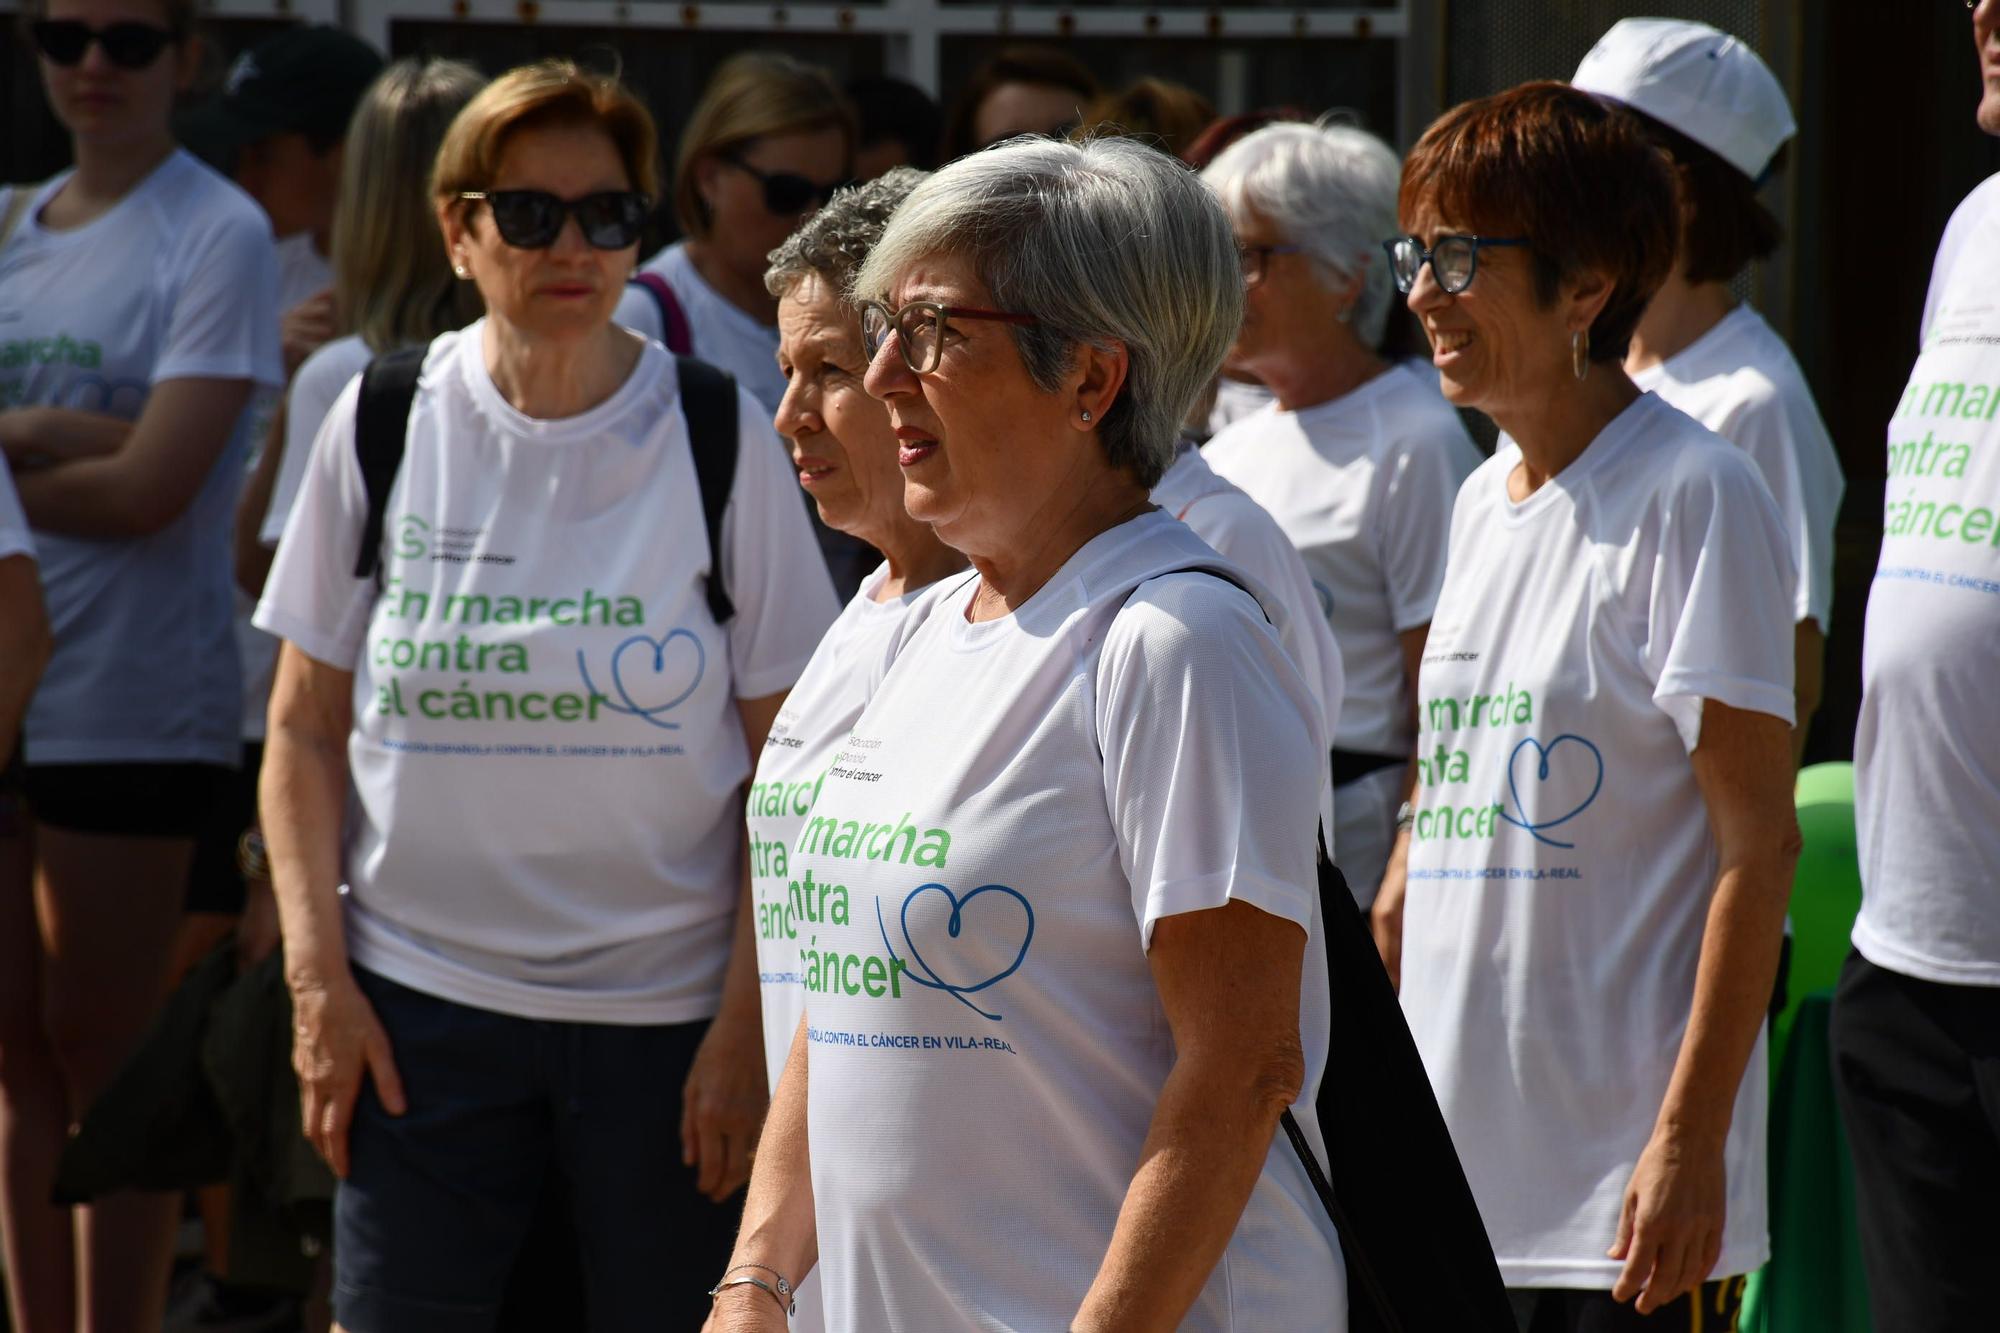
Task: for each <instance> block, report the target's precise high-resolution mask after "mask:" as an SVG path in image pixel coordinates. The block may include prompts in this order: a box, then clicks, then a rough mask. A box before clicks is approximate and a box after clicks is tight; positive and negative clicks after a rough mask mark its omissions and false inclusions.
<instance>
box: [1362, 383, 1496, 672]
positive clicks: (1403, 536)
mask: <svg viewBox="0 0 2000 1333" xmlns="http://www.w3.org/2000/svg"><path fill="white" fill-rule="evenodd" d="M1450 429H1451V430H1453V431H1456V432H1457V433H1458V435H1459V438H1458V439H1456V440H1451V439H1446V438H1443V437H1441V436H1431V437H1414V438H1404V439H1400V440H1397V441H1396V442H1395V443H1393V444H1391V445H1390V446H1389V447H1388V449H1387V450H1385V451H1384V453H1383V455H1382V462H1381V465H1380V468H1379V470H1378V472H1377V483H1376V484H1377V486H1378V488H1379V491H1380V495H1379V498H1378V499H1377V501H1376V504H1375V513H1374V531H1375V541H1376V549H1377V551H1378V552H1379V558H1380V560H1381V566H1382V580H1383V583H1384V584H1385V585H1386V588H1387V591H1388V595H1389V617H1390V620H1391V622H1392V623H1393V624H1394V625H1395V627H1396V632H1397V633H1398V634H1401V633H1402V632H1403V631H1405V630H1411V629H1415V628H1417V627H1418V626H1419V625H1426V624H1429V623H1430V619H1431V613H1432V612H1433V611H1435V610H1436V609H1437V598H1438V590H1439V589H1440V588H1442V587H1443V586H1444V562H1445V550H1446V547H1447V546H1448V545H1449V544H1450V533H1451V506H1452V501H1453V500H1454V499H1456V498H1457V496H1458V488H1459V487H1460V486H1461V485H1463V484H1464V482H1465V479H1466V477H1467V476H1469V475H1471V472H1472V469H1473V467H1474V466H1475V465H1477V463H1478V461H1479V459H1478V455H1477V454H1476V453H1475V452H1474V451H1473V448H1472V442H1471V441H1470V440H1469V439H1466V438H1464V435H1465V433H1464V431H1463V429H1462V428H1460V427H1459V425H1458V423H1457V421H1455V420H1454V421H1452V422H1451V423H1450Z"/></svg>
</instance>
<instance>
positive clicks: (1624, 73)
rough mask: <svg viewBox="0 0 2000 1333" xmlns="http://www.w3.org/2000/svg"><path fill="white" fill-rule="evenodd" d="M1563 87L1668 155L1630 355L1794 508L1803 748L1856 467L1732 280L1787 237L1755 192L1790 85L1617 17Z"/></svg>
mask: <svg viewBox="0 0 2000 1333" xmlns="http://www.w3.org/2000/svg"><path fill="white" fill-rule="evenodd" d="M1570 85H1571V86H1572V87H1576V88H1581V89H1582V90H1583V91H1585V92H1587V93H1590V94H1592V95H1594V96H1597V97H1600V98H1606V99H1609V100H1611V101H1613V102H1616V103H1617V104H1618V105H1620V106H1622V107H1625V108H1626V109H1628V110H1629V111H1631V113H1632V114H1633V115H1635V116H1637V117H1638V118H1639V122H1640V124H1641V125H1643V126H1644V127H1645V130H1646V137H1647V138H1648V139H1650V140H1651V141H1652V142H1653V143H1654V145H1655V146H1657V147H1658V148H1659V149H1660V150H1661V151H1663V152H1665V153H1666V154H1667V156H1668V157H1669V158H1670V159H1671V160H1672V161H1673V164H1674V184H1675V188H1676V193H1677V195H1678V199H1679V203H1680V219H1681V225H1680V245H1679V249H1678V250H1677V252H1676V255H1675V260H1674V268H1673V271H1672V272H1671V273H1669V274H1668V275H1667V280H1666V281H1665V282H1663V283H1661V284H1660V290H1659V291H1658V292H1657V293H1656V294H1655V295H1654V297H1653V300H1652V302H1651V304H1649V305H1648V306H1647V307H1646V313H1645V314H1644V315H1643V316H1641V317H1640V320H1639V327H1638V328H1637V329H1636V330H1634V332H1633V334H1632V350H1631V351H1630V352H1629V353H1628V354H1627V355H1626V358H1625V369H1626V372H1627V373H1628V374H1630V375H1631V376H1632V382H1633V383H1634V384H1636V385H1638V386H1639V387H1640V388H1641V389H1642V390H1647V391H1649V392H1652V393H1657V394H1659V395H1660V397H1662V398H1664V399H1666V400H1667V401H1668V402H1669V403H1672V404H1673V405H1674V406H1675V407H1678V408H1679V409H1680V410H1681V411H1683V412H1686V413H1687V414H1688V415H1689V416H1691V417H1693V418H1694V419H1695V420H1697V421H1699V422H1701V424H1702V425H1704V426H1707V427H1708V428H1709V429H1710V430H1712V431H1714V432H1715V433H1716V434H1718V435H1720V436H1722V437H1723V438H1724V439H1726V440H1728V441H1730V442H1731V443H1732V444H1735V445H1736V446H1737V447H1738V448H1740V449H1742V450H1744V451H1745V452H1746V453H1748V454H1749V455H1750V457H1751V458H1753V459H1755V460H1756V462H1757V467H1758V470H1759V471H1761V472H1762V473H1763V474H1764V482H1765V484H1766V485H1768V486H1769V487H1770V488H1771V494H1772V496H1773V497H1774V498H1775V499H1776V500H1777V502H1778V510H1779V512H1780V513H1782V514H1784V516H1785V527H1786V530H1787V531H1788V532H1790V534H1791V554H1792V565H1793V567H1794V568H1795V569H1796V571H1797V575H1798V578H1797V585H1796V588H1797V591H1796V596H1795V597H1794V599H1793V608H1792V611H1793V619H1794V621H1795V622H1796V623H1795V625H1794V629H1793V633H1794V640H1795V642H1794V648H1793V655H1792V656H1793V678H1794V680H1795V682H1796V684H1795V687H1794V688H1795V689H1796V691H1797V694H1798V727H1797V728H1796V730H1795V731H1794V732H1793V736H1792V753H1793V757H1794V758H1796V757H1797V756H1799V755H1800V754H1802V753H1803V752H1804V750H1805V742H1806V729H1807V727H1808V726H1809V725H1810V724H1811V722H1812V716H1813V713H1814V711H1815V710H1817V709H1818V707H1819V697H1820V684H1821V680H1822V678H1823V675H1824V670H1823V664H1824V658H1825V656H1826V631H1827V624H1828V621H1829V619H1830V617H1831V615H1832V611H1833V526H1834V520H1835V519H1836V518H1838V517H1839V514H1840V497H1841V494H1842V492H1843V491H1845V490H1846V488H1847V479H1846V478H1845V477H1844V476H1842V475H1841V470H1840V458H1839V456H1838V455H1837V454H1836V453H1834V449H1833V440H1832V439H1831V438H1830V437H1829V436H1828V435H1827V433H1826V423H1825V422H1823V421H1821V420H1820V415H1819V409H1818V407H1817V406H1815V405H1814V403H1813V396H1812V390H1811V389H1810V388H1808V387H1807V386H1806V378H1805V374H1804V372H1803V371H1801V370H1800V369H1799V363H1798V362H1797V360H1795V359H1794V358H1793V356H1792V353H1791V349H1790V348H1788V347H1786V346H1785V343H1784V340H1783V339H1782V338H1780V337H1779V336H1778V335H1777V334H1776V333H1775V332H1774V331H1773V330H1772V328H1771V326H1770V325H1769V324H1767V323H1765V322H1764V319H1763V317H1762V316H1761V315H1759V314H1758V313H1757V312H1756V311H1755V310H1753V309H1751V307H1750V306H1749V305H1748V304H1746V303H1744V302H1740V301H1738V300H1737V299H1736V294H1735V293H1734V292H1733V291H1731V290H1730V283H1731V282H1733V281H1734V280H1735V279H1736V278H1737V277H1738V276H1739V275H1740V274H1741V273H1742V272H1743V270H1744V268H1746V267H1747V266H1748V265H1749V264H1750V262H1751V261H1752V260H1759V259H1768V258H1769V257H1770V256H1771V254H1772V252H1773V251H1775V250H1776V249H1777V248H1778V243H1779V242H1780V241H1781V240H1782V239H1783V236H1784V231H1783V228H1782V227H1781V226H1780V224H1779V222H1778V220H1777V219H1776V218H1775V217H1773V216H1772V215H1771V212H1770V210H1769V209H1767V208H1765V207H1764V205H1763V204H1762V203H1761V202H1760V201H1759V200H1758V198H1757V190H1758V187H1759V186H1761V185H1762V184H1763V183H1764V181H1765V180H1766V179H1767V178H1768V177H1769V176H1770V174H1771V172H1772V171H1773V169H1774V168H1775V167H1776V165H1777V162H1778V154H1779V152H1780V150H1781V149H1782V148H1783V146H1784V144H1785V141H1786V140H1788V139H1790V138H1791V137H1792V134H1793V132H1794V130H1795V129H1796V128H1797V127H1796V126H1795V125H1794V124H1793V121H1792V113H1791V108H1790V107H1789V106H1788V105H1787V104H1786V101H1785V90H1784V89H1783V88H1782V87H1781V86H1779V84H1778V80H1777V78H1776V76H1774V75H1773V74H1772V73H1771V71H1770V69H1769V67H1768V66H1766V65H1765V64H1764V62H1763V61H1762V60H1759V59H1758V58H1757V53H1756V52H1755V51H1752V50H1751V49H1750V48H1749V47H1747V46H1745V45H1744V44H1743V43H1742V42H1739V41H1737V40H1736V39H1735V38H1734V37H1731V36H1729V35H1728V34H1727V33H1723V32H1718V31H1716V30H1715V29H1714V28H1711V27H1709V26H1708V25H1707V24H1703V23H1689V22H1684V21H1682V20H1679V19H1625V20H1623V21H1621V22H1619V23H1617V24H1615V25H1613V27H1612V28H1611V30H1610V31H1608V32H1606V33H1605V34H1604V36H1603V37H1602V38H1600V39H1599V40H1598V43H1597V45H1596V46H1594V47H1592V48H1591V51H1590V54H1588V55H1586V56H1585V57H1584V58H1583V63H1582V64H1581V65H1579V66H1577V70H1576V76H1575V77H1574V78H1572V79H1571V80H1570Z"/></svg>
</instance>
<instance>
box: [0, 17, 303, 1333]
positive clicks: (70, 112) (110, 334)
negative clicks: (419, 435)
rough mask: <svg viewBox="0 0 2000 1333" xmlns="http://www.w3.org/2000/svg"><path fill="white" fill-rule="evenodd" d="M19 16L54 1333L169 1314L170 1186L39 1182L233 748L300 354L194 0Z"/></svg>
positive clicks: (98, 1063)
mask: <svg viewBox="0 0 2000 1333" xmlns="http://www.w3.org/2000/svg"><path fill="white" fill-rule="evenodd" d="M30 17H31V19H32V22H31V23H30V25H29V33H30V35H31V37H32V40H33V42H34V45H35V49H36V52H37V55H38V57H39V65H40V69H41V74H42V83H43V87H44V90H45V91H46V93H47V96H48V99H49V103H50V105H51V107H52V108H53V109H54V111H55V114H56V117H57V119H58V120H59V121H61V122H62V124H63V126H64V127H65V129H66V130H67V131H68V132H69V136H70V146H71V148H72V150H73V153H74V158H75V164H76V165H75V167H74V168H73V169H71V170H68V171H64V172H62V173H61V174H60V175H58V176H56V177H55V178H54V179H52V180H49V181H47V182H44V183H43V184H41V185H39V186H20V187H16V188H14V189H11V190H7V191H4V192H0V349H4V355H0V453H4V456H5V459H6V463H7V466H8V467H9V468H10V470H11V471H12V473H13V482H14V486H15V489H16V490H17V491H18V492H19V496H20V501H21V507H22V509H23V510H24V511H25V513H26V515H27V518H28V521H29V523H30V524H31V525H32V527H33V529H34V532H35V539H34V540H35V546H36V550H37V553H38V555H39V558H40V571H41V580H42V586H43V593H44V597H45V600H46V602H47V606H48V615H49V621H50V624H51V627H52V629H53V631H54V636H55V652H54V657H53V658H52V659H51V661H50V663H49V666H48V669H47V670H46V671H45V672H44V674H43V676H42V681H41V685H40V688H39V689H38V691H37V693H36V695H35V697H34V701H33V703H32V704H31V705H30V707H29V709H28V714H27V718H26V721H25V724H24V726H23V731H22V734H23V743H22V758H23V760H24V768H23V787H24V792H25V798H26V808H27V810H28V814H29V822H28V826H27V827H26V828H25V829H21V830H14V831H12V832H10V833H8V834H6V835H5V836H4V842H0V1180H3V1181H4V1186H0V1231H4V1233H5V1239H6V1245H5V1268H6V1271H7V1274H8V1285H9V1290H10V1303H11V1308H12V1310H13V1316H14V1326H15V1327H16V1328H22V1329H27V1330H30V1331H31V1333H40V1331H41V1330H45V1329H61V1330H67V1329H69V1328H72V1327H75V1326H79V1325H83V1324H88V1325H91V1326H95V1327H105V1328H110V1327H125V1328H139V1327H150V1326H153V1325H156V1324H157V1323H158V1321H159V1318H160V1307H161V1302H162V1300H163V1298H164V1295H165V1290H166V1276H167V1267H168V1263H169V1260H170V1259H171V1255H172V1236H173V1224H174V1209H175V1204H176V1197H175V1196H170V1195H165V1194H159V1195H147V1194H126V1195H119V1196H114V1197H110V1198H106V1199H102V1200H99V1201H98V1202H97V1203H95V1204H93V1205H92V1206H91V1207H89V1208H88V1209H82V1210H72V1209H70V1208H67V1207H56V1206H52V1205H51V1204H50V1202H49V1195H50V1186H51V1183H52V1181H53V1179H54V1173H55V1168H56V1162H57V1160H58V1158H59V1157H60V1155H61V1151H62V1145H63V1143H64V1141H65V1139H66V1137H67V1135H68V1132H69V1129H70V1127H71V1126H72V1125H73V1124H75V1123H76V1122H77V1121H78V1120H79V1119H80V1118H81V1117H82V1116H83V1114H84V1112H85V1111H86V1110H87V1108H88V1107H89V1105H90V1102H91V1100H92V1098H93V1097H94V1096H95V1095H96V1094H97V1092H98V1091H99V1090H100V1089H101V1088H102V1087H104V1086H105V1084H106V1083H107V1082H108V1081H109V1079H110V1078H111V1076H112V1075H113V1073H114V1072H115V1071H116V1070H117V1069H118V1067H119V1066H120V1065H121V1064H122V1063H123V1061H124V1060H125V1058H126V1056H127V1055H128V1054H129V1053H130V1051H131V1050H132V1049H133V1047H134V1045H135V1044H136V1040H137V1038H138V1037H139V1035H140V1034H141V1033H142V1031H143V1030H144V1029H145V1026H146V1024H147V1022H148V1020H149V1019H150V1018H151V1017H152V1015H153V1013H154V1012H155V1010H156V1009H157V1008H158V1006H159V1001H160V997H161V994H162V992H163V990H164V987H165V984H166V979H167V974H168V966H169V957H170V950H171V946H172V942H173V939H174V935H175V931H176V928H177V927H178V926H179V923H180V917H181V904H182V899H183V897H184V895H185V890H186V885H187V877H188V873H189V867H190V864H191V859H192V857H193V853H194V847H195V838H196V835H197V833H198V832H199V830H200V829H201V828H202V827H203V824H204V821H205V819H206V816H207V812H208V811H209V809H210V808H211V807H212V806H213V805H214V804H215V802H216V800H217V799H218V797H219V796H220V795H221V794H222V793H223V792H224V791H225V790H226V788H227V784H228V782H229V780H230V775H231V770H232V769H233V768H234V767H235V766H236V764H237V763H238V761H239V759H240V755H241V740H240V738H239V736H238V730H239V726H240V722H241V711H242V701H241V695H240V689H239V683H238V670H237V659H236V648H235V631H234V627H233V624H232V614H231V602H230V549H229V526H230V523H229V520H230V513H231V506H232V505H233V503H234V500H235V494H236V488H237V485H238V484H239V481H240V478H241V476H242V466H243V459H244V456H245V449H246V446H247V443H248V440H247V435H248V432H249V430H250V428H251V424H250V420H249V416H250V414H249V413H248V412H246V408H247V407H249V405H250V404H251V403H252V401H253V398H254V397H255V396H256V394H257V392H258V390H259V388H260V386H265V387H268V386H275V385H277V384H278V383H280V382H281V381H282V378H283V368H282V366H281V365H280V364H279V357H278V343H279V337H278V328H277V317H276V313H275V312H276V309H277V283H278V270H277V256H276V250H275V248H274V246H273V244H272V240H271V232H270V226H269V224H268V223H267V222H266V221H265V220H264V216H263V214H262V213H261V212H259V211H258V209H257V207H256V205H254V204H253V203H251V202H250V200H249V199H248V198H246V197H245V196H244V195H243V194H242V192H241V191H239V190H237V189H236V188H235V187H234V186H233V185H231V184H229V183H228V182H227V181H225V180H223V179H222V178H221V177H219V176H217V175H216V174H215V173H213V172H212V171H210V170H209V169H208V168H206V167H204V166H202V165H201V164H200V163H199V162H197V161H196V160H195V159H194V158H193V157H191V156H189V155H188V154H187V153H185V152H183V151H181V150H180V149H178V148H176V147H175V145H174V140H173V136H172V131H171V125H170V121H171V115H172V110H173V103H174V98H175V95H176V94H177V93H178V92H180V91H181V90H182V89H184V88H186V87H187V86H188V84H189V83H190V82H191V81H192V79H193V78H194V75H195V71H196V69H197V68H198V66H199V63H200V58H201V49H200V43H199V42H198V41H197V40H196V39H195V37H194V36H193V35H192V33H191V25H192V23H193V19H194V13H193V6H192V5H191V4H186V3H179V2H178V0H168V2H166V3H163V2H162V0H42V3H39V4H37V5H35V6H34V7H33V12H32V13H31V16H30ZM30 847H32V854H31V853H30V851H29V848H30ZM30 877H32V880H33V884H32V887H31V885H30V882H29V880H30Z"/></svg>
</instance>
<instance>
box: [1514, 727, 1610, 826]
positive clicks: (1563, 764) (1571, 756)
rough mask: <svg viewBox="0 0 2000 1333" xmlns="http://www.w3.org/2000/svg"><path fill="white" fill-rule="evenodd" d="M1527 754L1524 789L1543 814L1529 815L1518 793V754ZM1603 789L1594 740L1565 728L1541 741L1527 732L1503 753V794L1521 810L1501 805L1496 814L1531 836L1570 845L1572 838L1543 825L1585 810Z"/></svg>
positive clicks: (1560, 821) (1561, 821)
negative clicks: (1527, 773)
mask: <svg viewBox="0 0 2000 1333" xmlns="http://www.w3.org/2000/svg"><path fill="white" fill-rule="evenodd" d="M1527 754H1532V755H1533V757H1534V763H1533V765H1532V777H1531V778H1530V782H1531V784H1532V785H1530V786H1529V791H1530V792H1531V793H1532V794H1533V796H1534V798H1535V800H1534V804H1535V809H1536V811H1537V814H1538V815H1539V814H1542V813H1548V815H1549V817H1547V818H1530V817H1529V814H1528V803H1527V802H1526V801H1524V800H1522V799H1521V787H1522V782H1521V772H1522V764H1521V757H1522V756H1523V755H1527ZM1558 755H1560V756H1561V758H1560V759H1559V758H1558ZM1603 790H1604V755H1603V753H1602V752H1600V751H1599V750H1598V748H1597V747H1596V746H1595V745H1593V744H1591V743H1590V742H1589V741H1587V740H1585V739H1584V738H1583V737H1581V736H1578V735H1576V734H1575V733H1574V732H1568V731H1566V732H1564V733H1563V734H1562V735H1560V736H1558V737H1556V738H1555V739H1554V740H1552V741H1550V742H1549V743H1548V744H1547V745H1546V746H1545V745H1543V744H1542V743H1541V742H1540V741H1538V740H1536V739H1535V738H1534V737H1533V736H1529V737H1527V738H1525V739H1524V740H1522V742H1521V743H1520V744H1519V745H1516V746H1515V747H1514V752H1513V753H1512V754H1510V755H1508V756H1507V798H1508V802H1509V804H1511V805H1512V806H1513V808H1514V809H1515V810H1517V811H1519V812H1520V814H1519V816H1518V817H1517V816H1515V815H1513V814H1510V813H1508V812H1507V811H1506V810H1504V809H1503V810H1502V811H1501V812H1500V817H1501V818H1502V819H1504V820H1506V821H1507V822H1508V823H1509V824H1512V825H1514V826H1515V827H1516V828H1521V829H1526V830H1527V831H1528V834H1529V835H1530V836H1531V837H1533V838H1534V840H1535V841H1536V842H1542V843H1547V844H1548V845H1549V846H1551V847H1560V848H1562V849H1563V850H1565V851H1569V850H1573V849H1574V848H1575V847H1576V844H1575V843H1573V842H1561V841H1559V840H1557V839H1555V838H1551V837H1549V836H1547V835H1546V834H1544V833H1543V832H1542V830H1543V829H1552V828H1557V827H1559V826H1561V825H1563V824H1567V823H1569V821H1570V820H1572V819H1575V818H1576V817H1577V816H1578V815H1580V814H1582V813H1583V812H1584V811H1585V810H1588V809H1589V808H1590V805H1591V802H1593V801H1595V800H1596V799H1597V794H1598V793H1599V792H1601V791H1603ZM1556 812H1560V813H1556Z"/></svg>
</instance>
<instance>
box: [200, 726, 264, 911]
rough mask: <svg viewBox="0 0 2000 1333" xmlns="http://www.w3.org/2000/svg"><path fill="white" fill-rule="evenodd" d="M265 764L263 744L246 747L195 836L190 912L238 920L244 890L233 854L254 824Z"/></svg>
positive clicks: (241, 908) (239, 865)
mask: <svg viewBox="0 0 2000 1333" xmlns="http://www.w3.org/2000/svg"><path fill="white" fill-rule="evenodd" d="M263 763H264V746H263V744H262V742H255V741H252V742H245V744H244V746H243V767H241V768H239V769H237V770H236V771H235V772H234V773H232V774H230V775H229V781H228V782H227V783H225V784H224V785H223V788H222V790H221V791H220V792H219V793H217V796H216V799H215V802H214V804H213V805H212V806H211V807H210V809H209V812H208V818H207V819H206V820H205V821H203V823H202V827H201V831H200V832H199V833H197V834H196V835H195V842H194V865H193V866H192V867H190V868H189V870H188V886H187V910H188V911H190V912H215V913H220V914H221V915H223V916H240V915H242V912H243V899H244V895H245V894H246V893H247V892H248V887H247V885H246V884H245V882H244V879H243V866H242V862H241V860H240V858H239V857H238V856H237V849H238V847H239V846H240V844H241V843H242V841H243V832H244V830H245V829H247V828H249V827H250V826H251V825H252V824H254V823H256V822H257V770H258V769H259V768H261V767H262V766H263Z"/></svg>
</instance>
